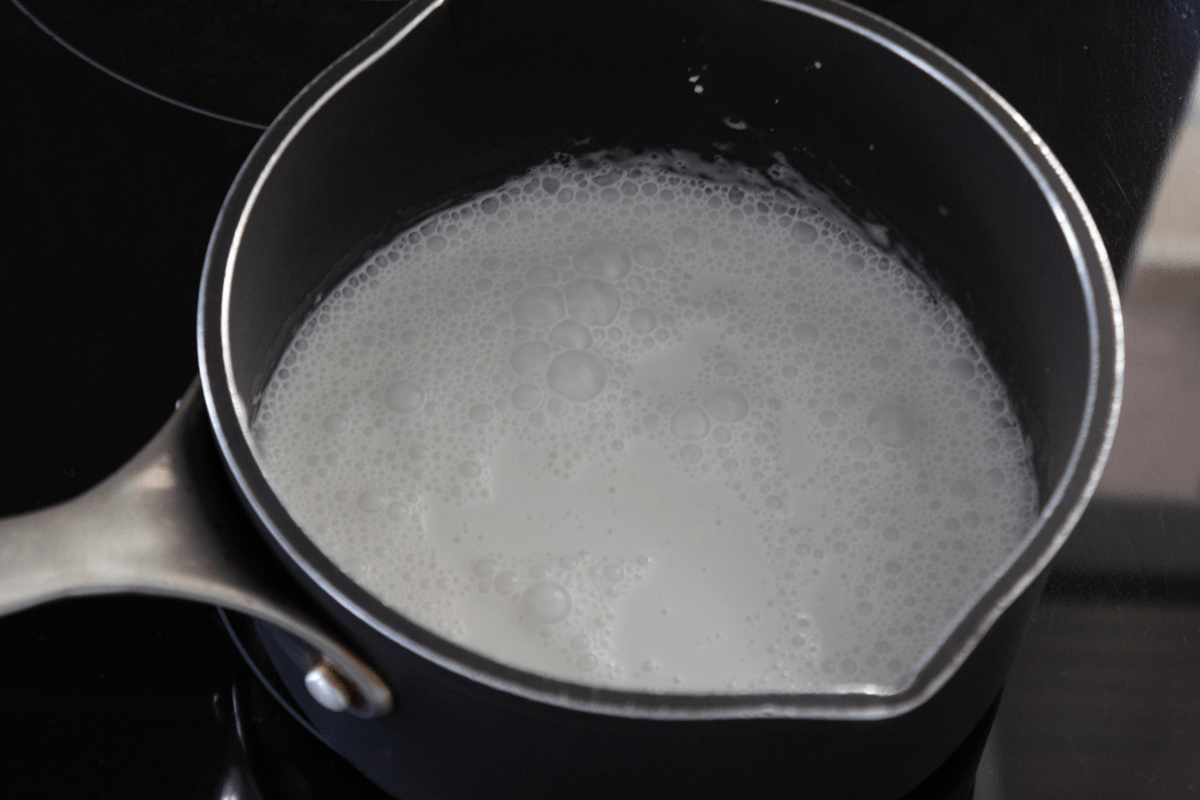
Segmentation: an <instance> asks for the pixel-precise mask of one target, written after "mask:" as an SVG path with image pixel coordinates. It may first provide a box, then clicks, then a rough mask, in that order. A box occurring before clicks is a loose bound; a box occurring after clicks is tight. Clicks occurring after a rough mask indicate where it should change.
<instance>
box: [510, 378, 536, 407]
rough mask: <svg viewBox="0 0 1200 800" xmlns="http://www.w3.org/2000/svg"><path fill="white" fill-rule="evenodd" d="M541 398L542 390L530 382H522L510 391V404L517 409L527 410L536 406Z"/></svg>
mask: <svg viewBox="0 0 1200 800" xmlns="http://www.w3.org/2000/svg"><path fill="white" fill-rule="evenodd" d="M541 400H542V392H541V390H540V389H538V387H536V386H534V385H533V384H531V383H522V384H521V385H520V386H518V387H517V388H515V389H513V392H512V404H513V405H514V406H516V408H517V410H518V411H529V410H530V409H533V408H536V407H537V404H538V403H540V402H541Z"/></svg>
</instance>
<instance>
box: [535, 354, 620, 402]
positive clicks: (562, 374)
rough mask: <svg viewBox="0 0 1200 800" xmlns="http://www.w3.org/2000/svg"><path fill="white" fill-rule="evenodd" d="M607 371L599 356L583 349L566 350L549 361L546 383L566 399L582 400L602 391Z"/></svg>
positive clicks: (606, 380) (589, 398)
mask: <svg viewBox="0 0 1200 800" xmlns="http://www.w3.org/2000/svg"><path fill="white" fill-rule="evenodd" d="M607 382H608V373H607V372H606V371H605V369H604V364H603V363H601V361H600V359H599V358H596V356H594V355H592V354H591V353H588V352H586V351H584V350H568V351H567V352H565V353H560V354H559V355H557V356H555V357H554V360H553V361H551V362H550V369H549V370H548V371H547V373H546V383H548V384H549V385H550V388H551V389H553V390H554V391H556V392H558V393H559V394H561V395H562V396H563V397H565V398H567V399H568V400H575V401H576V402H584V401H586V400H591V399H592V398H594V397H596V396H597V395H599V394H600V392H602V391H604V385H605V384H606V383H607Z"/></svg>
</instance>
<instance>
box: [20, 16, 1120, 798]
mask: <svg viewBox="0 0 1200 800" xmlns="http://www.w3.org/2000/svg"><path fill="white" fill-rule="evenodd" d="M611 148H623V149H624V150H626V151H633V152H638V151H644V150H651V149H657V150H669V149H680V150H687V151H690V152H694V153H700V154H706V153H710V154H716V153H720V154H722V155H723V157H726V158H729V159H732V160H735V161H738V162H741V163H745V164H748V165H750V166H752V167H755V168H758V169H761V170H764V171H765V170H767V169H768V168H769V167H770V166H771V165H772V164H776V163H780V162H781V160H782V161H786V162H787V163H789V164H790V165H791V166H792V167H794V168H795V169H797V170H798V171H799V172H800V173H801V174H803V175H804V176H805V177H806V178H807V179H808V180H809V181H811V183H812V184H813V185H814V186H817V187H819V188H820V189H821V191H823V192H825V193H826V194H827V195H828V196H829V197H830V198H832V200H831V202H832V203H833V204H834V205H836V207H837V209H838V210H839V212H840V213H843V214H844V215H845V216H846V217H847V218H850V219H854V220H857V221H858V223H859V224H861V225H862V227H863V229H864V230H869V231H871V232H872V235H873V236H875V237H876V238H877V239H878V240H879V241H881V242H883V243H884V244H885V245H886V246H887V247H889V248H891V249H892V250H893V251H895V252H896V253H898V254H902V255H903V257H904V258H905V259H906V261H907V263H908V264H909V265H910V266H911V267H912V269H914V270H916V271H918V272H919V273H920V274H921V276H922V279H923V280H927V281H930V282H932V283H936V284H937V285H938V286H940V287H941V289H942V290H943V291H944V292H945V293H946V294H947V295H949V297H950V298H952V299H953V301H954V302H955V303H957V305H958V306H959V308H960V309H961V310H962V311H963V313H964V314H965V316H966V317H967V318H968V319H969V320H970V322H971V325H972V326H973V328H974V331H975V333H976V335H977V337H978V338H979V339H980V341H982V343H983V346H984V348H985V349H986V351H987V355H988V357H989V359H990V360H991V362H992V364H993V365H994V366H995V368H996V370H997V372H998V374H999V375H1000V376H1001V377H1002V378H1003V380H1004V381H1005V383H1006V385H1007V387H1008V390H1009V393H1010V396H1011V397H1012V399H1013V405H1014V407H1015V409H1016V412H1017V415H1018V417H1019V420H1020V423H1021V425H1022V426H1023V429H1024V432H1025V434H1026V435H1027V437H1028V439H1029V441H1030V443H1031V447H1032V452H1033V454H1034V456H1033V461H1034V469H1035V472H1036V476H1037V482H1038V487H1039V503H1040V515H1039V516H1038V517H1037V519H1036V521H1035V523H1034V524H1033V525H1032V526H1031V527H1030V529H1029V530H1028V531H1027V532H1026V533H1025V535H1024V538H1023V539H1022V542H1021V545H1020V547H1019V548H1018V549H1017V550H1016V551H1015V552H1014V553H1013V555H1012V556H1011V557H1010V558H1009V560H1008V562H1007V563H1006V564H1005V565H1004V568H1003V569H1001V570H998V571H997V572H996V573H994V574H992V575H991V576H990V577H989V578H987V579H985V580H981V582H980V585H979V587H978V591H977V594H976V602H975V603H974V604H973V605H972V606H971V607H970V608H967V609H964V610H962V612H961V613H960V614H958V616H956V617H955V618H954V619H952V620H951V622H950V623H949V624H948V626H947V629H946V631H945V633H944V635H943V636H942V637H941V639H940V640H939V643H938V644H937V646H936V647H935V648H933V649H932V650H930V651H929V652H928V653H927V654H926V656H925V657H924V658H923V659H922V661H921V662H920V663H919V664H918V666H917V668H915V669H914V670H913V671H912V672H911V673H910V674H908V675H907V676H906V677H905V679H904V681H903V682H902V683H901V684H900V685H898V686H897V687H894V688H891V689H888V690H863V689H861V688H857V689H856V688H853V687H852V688H848V689H847V690H846V691H837V692H829V693H824V694H753V693H751V694H707V695H693V694H658V693H652V692H633V691H621V690H617V689H611V688H597V687H594V686H588V685H584V684H578V683H571V682H566V681H561V680H556V679H552V678H548V677H544V676H541V675H537V674H532V673H529V672H525V671H522V670H519V669H516V668H513V667H510V666H507V665H504V664H501V663H498V662H495V661H492V660H490V659H488V658H485V657H484V656H481V655H479V654H477V653H475V652H473V651H470V650H468V649H465V648H463V647H461V646H459V645H457V644H454V643H452V642H450V641H448V640H446V639H443V638H441V637H439V636H438V635H436V634H434V633H432V632H431V631H429V630H426V629H425V628H422V627H421V626H419V625H417V624H415V623H413V622H412V621H410V620H408V619H406V618H405V617H403V616H402V615H401V614H399V613H398V612H396V611H394V610H392V609H391V608H389V607H388V606H386V605H384V604H383V603H382V602H381V601H380V600H378V599H377V598H375V597H374V596H372V595H371V594H370V593H368V592H367V591H365V590H364V589H363V588H361V587H360V586H358V585H357V584H356V583H355V582H354V581H353V580H352V579H351V578H350V577H349V576H347V575H346V574H344V573H343V572H342V571H340V570H339V569H338V568H337V567H336V566H335V565H334V564H333V563H332V562H331V561H330V560H329V559H328V558H327V557H326V556H325V555H324V554H323V553H322V552H321V551H320V550H319V549H318V548H317V547H316V546H315V545H314V544H313V542H312V541H310V539H309V538H308V537H307V536H306V535H305V533H304V531H303V530H302V529H301V528H300V527H299V526H298V525H297V524H296V523H295V521H294V520H293V519H292V518H291V517H290V516H289V514H288V511H287V510H286V509H285V508H284V506H283V505H282V504H281V502H280V500H279V498H278V497H277V496H276V495H275V494H274V492H273V491H272V488H271V486H270V485H269V483H268V482H267V480H266V478H265V477H264V475H263V473H262V471H261V470H260V468H259V465H258V462H257V461H256V459H255V455H254V448H253V446H252V435H251V428H250V426H251V422H252V419H253V415H254V413H255V408H256V403H257V401H258V399H259V397H260V395H261V393H262V392H263V390H264V388H265V386H266V385H267V382H268V380H269V379H270V377H271V375H272V373H273V371H274V369H275V366H276V364H277V362H278V360H279V358H280V357H281V354H282V353H283V351H284V348H285V347H286V346H287V344H288V342H289V341H290V339H291V337H292V335H293V333H294V332H295V331H296V330H297V328H298V326H299V325H300V324H301V323H302V322H303V320H304V319H305V316H306V314H308V313H309V312H310V311H312V310H313V308H314V307H315V305H316V303H317V302H318V301H319V299H320V298H321V297H323V296H324V295H325V293H327V292H329V291H330V290H331V288H332V287H334V286H336V284H337V283H338V282H339V281H340V280H341V279H342V278H343V277H344V276H345V275H346V274H347V272H348V271H349V270H351V269H353V268H355V267H357V266H358V265H359V264H361V263H362V261H363V259H364V258H366V256H367V255H369V254H370V253H372V252H373V251H374V250H375V249H376V248H378V247H379V246H381V245H383V244H385V243H387V242H388V241H390V240H391V238H392V237H394V236H395V235H396V234H397V233H399V232H401V231H403V230H405V229H406V228H407V227H409V226H411V225H412V224H413V223H415V222H417V221H419V220H420V219H422V218H423V217H424V216H426V215H427V214H428V213H430V212H431V211H433V210H436V209H439V208H445V207H447V206H449V205H450V204H453V203H455V202H458V201H461V200H464V199H466V198H469V197H471V196H473V195H474V194H476V193H478V192H479V191H482V190H485V189H489V188H492V187H495V186H498V185H500V184H501V183H503V182H504V181H505V180H506V179H508V178H510V177H512V176H514V175H518V174H521V173H522V172H523V171H525V170H526V169H527V168H529V167H530V166H533V165H536V164H538V163H541V162H544V161H545V160H546V159H547V158H549V157H551V156H553V155H555V154H582V153H587V152H595V151H599V150H604V149H611ZM198 341H199V359H200V378H201V383H202V392H201V390H199V389H197V388H193V390H192V391H191V392H190V393H189V394H188V395H187V396H186V397H185V398H183V399H182V400H181V402H180V407H179V410H178V412H177V414H176V415H175V416H174V417H173V418H172V419H171V421H170V422H169V423H168V424H167V426H166V428H164V430H163V431H162V432H161V433H160V434H159V435H158V437H156V439H155V440H154V441H152V442H151V443H150V444H149V445H148V446H147V448H146V449H145V450H144V451H143V452H142V453H140V454H139V455H138V456H137V457H136V458H135V459H134V460H133V461H132V462H131V463H130V464H129V465H127V466H126V467H125V468H123V469H122V470H121V471H120V472H119V473H118V474H117V475H115V476H113V477H112V478H111V479H109V480H108V481H106V482H105V483H103V484H101V485H100V486H98V487H97V488H96V489H94V490H92V491H91V492H89V493H88V494H86V495H84V496H83V497H81V498H79V499H77V500H75V501H72V502H69V503H66V504H64V505H63V506H60V507H57V508H53V509H49V510H46V511H42V512H37V513H34V514H30V515H26V516H23V517H17V518H13V519H9V520H5V521H4V522H3V524H2V525H3V527H2V528H0V610H3V611H6V612H7V611H13V610H16V609H19V608H23V607H26V606H29V605H32V604H34V603H38V602H43V601H46V600H49V599H52V598H55V597H61V596H66V595H72V594H85V593H96V592H113V591H133V592H149V593H156V594H167V595H175V596H182V597H189V598H193V599H196V600H202V601H205V602H211V603H215V604H218V605H221V606H224V607H227V608H232V609H234V610H237V611H241V612H244V613H247V614H249V615H251V616H253V617H256V618H258V619H261V620H265V621H266V622H267V623H269V624H270V630H272V631H278V632H281V633H279V634H278V635H275V634H269V635H266V636H264V637H263V638H264V645H265V646H266V650H267V652H269V653H271V658H272V660H273V662H274V667H275V668H276V669H277V670H278V671H279V673H280V675H281V676H282V679H283V682H284V683H285V684H286V686H287V687H288V688H289V690H290V692H291V695H292V696H291V698H290V702H292V703H294V704H295V706H296V707H298V709H299V710H300V712H301V713H303V714H304V715H305V716H306V717H307V719H308V720H309V721H310V722H311V724H312V725H313V727H314V728H315V730H317V731H318V733H319V734H320V735H321V736H322V737H323V738H324V739H325V740H326V741H327V742H329V743H330V744H331V745H332V746H333V747H334V748H335V749H337V750H338V751H339V752H341V753H342V755H344V756H345V757H346V758H347V759H349V760H350V762H351V763H353V764H354V765H355V766H357V767H358V768H359V769H361V770H362V771H363V772H364V773H365V774H367V775H368V776H369V777H370V778H371V779H372V780H374V781H375V782H376V783H378V784H379V785H380V786H383V787H384V788H386V789H387V790H388V791H390V792H392V793H393V794H394V795H395V796H397V797H441V798H447V797H454V798H458V797H476V796H521V797H531V796H535V797H536V796H574V797H591V796H617V797H633V796H692V797H695V796H729V795H732V794H734V793H737V794H741V795H744V796H755V797H766V796H783V795H786V796H805V797H853V798H876V797H877V798H895V797H900V796H902V795H904V794H905V793H906V792H908V791H910V790H911V789H912V788H913V787H915V786H917V785H918V784H920V783H921V781H922V780H924V779H925V778H926V776H928V775H929V774H930V773H931V772H933V771H934V769H935V768H936V767H937V766H938V765H939V764H941V763H942V762H943V761H944V760H945V759H946V758H947V756H948V755H949V754H951V753H952V752H954V751H955V749H956V748H957V747H958V746H959V745H960V744H961V743H962V742H963V741H964V739H965V738H966V737H967V735H968V733H969V732H970V731H971V730H972V729H973V728H975V727H976V725H977V724H978V723H979V721H980V720H981V719H982V718H984V715H985V712H986V711H987V709H988V708H989V707H990V706H992V704H993V703H994V701H995V699H996V697H997V695H998V693H999V692H1000V690H1001V687H1002V685H1003V680H1004V675H1005V671H1006V670H1007V668H1008V666H1009V664H1010V662H1011V660H1012V658H1013V656H1014V654H1015V651H1016V649H1017V647H1018V645H1019V643H1020V640H1021V636H1022V633H1023V631H1024V628H1025V625H1026V623H1027V621H1028V619H1029V617H1030V614H1031V610H1032V608H1033V606H1034V604H1035V603H1036V600H1037V594H1038V591H1039V588H1040V579H1041V577H1042V576H1043V574H1044V572H1045V569H1046V566H1047V564H1048V563H1049V561H1050V559H1051V558H1052V556H1053V555H1054V554H1055V552H1056V551H1057V550H1058V548H1059V547H1060V546H1061V545H1062V543H1063V541H1064V540H1065V538H1066V537H1067V535H1068V533H1069V532H1070V530H1071V528H1072V526H1073V525H1074V524H1075V522H1076V521H1077V520H1078V518H1079V516H1080V514H1081V513H1082V510H1083V508H1084V505H1085V504H1086V502H1087V500H1088V498H1089V497H1090V496H1091V493H1092V491H1093V489H1094V487H1095V485H1096V482H1097V480H1098V477H1099V474H1100V470H1101V468H1102V466H1103V462H1104V459H1105V457H1106V454H1107V451H1108V448H1109V444H1110V442H1111V438H1112V434H1113V430H1114V426H1115V423H1116V415H1117V409H1118V405H1119V396H1120V387H1121V370H1122V344H1121V321H1120V312H1119V308H1118V302H1117V293H1116V288H1115V284H1114V281H1113V278H1112V275H1111V271H1110V268H1109V264H1108V261H1107V256H1106V254H1105V251H1104V248H1103V245H1102V243H1101V241H1100V237H1099V235H1098V233H1097V231H1096V228H1095V226H1094V224H1093V223H1092V220H1091V218H1090V216H1089V214H1088V212H1087V210H1086V208H1085V206H1084V204H1083V202H1082V200H1081V199H1080V197H1079V195H1078V193H1077V192H1076V190H1075V188H1074V186H1073V185H1072V184H1071V181H1070V180H1069V178H1068V177H1067V175H1066V174H1065V172H1064V171H1063V169H1062V167H1061V166H1060V165H1059V163H1058V162H1057V161H1056V160H1055V158H1054V156H1053V155H1052V154H1051V153H1050V151H1049V149H1048V148H1047V147H1046V146H1045V144H1044V143H1043V142H1042V141H1041V140H1040V139H1039V138H1038V136H1037V134H1036V133H1035V132H1034V131H1033V130H1031V129H1030V127H1029V126H1028V124H1027V123H1026V122H1025V121H1024V120H1023V119H1022V118H1021V117H1020V116H1019V115H1018V114H1017V113H1016V112H1015V111H1014V110H1013V109H1012V108H1011V107H1010V106H1009V105H1008V104H1007V103H1005V101H1004V100H1003V99H1002V98H1000V97H999V96H997V95H996V94H995V92H993V91H992V90H990V89H989V88H988V87H987V86H985V85H984V84H983V83H982V82H980V81H979V80H978V79H977V78H975V77H974V76H973V75H971V74H970V73H969V72H967V71H966V70H965V69H963V68H962V67H961V66H959V65H958V64H956V63H955V62H953V61H952V60H951V59H950V58H948V57H947V56H945V55H944V54H942V53H940V52H939V51H937V50H936V49H935V48H933V47H931V46H930V45H928V44H927V43H925V42H922V41H920V40H919V39H917V38H915V37H913V36H912V35H910V34H908V33H906V32H904V31H902V30H900V29H898V28H897V27H895V26H894V25H892V24H890V23H888V22H886V21H884V20H882V19H880V18H878V17H875V16H873V15H871V14H868V13H865V12H863V11H861V10H858V9H856V8H854V7H852V6H849V5H845V4H842V3H838V2H833V0H810V2H791V1H790V0H776V1H771V0H687V1H686V2H684V1H683V0H604V2H598V1H597V0H572V2H563V0H415V2H412V3H410V4H409V5H408V6H406V7H405V8H404V9H403V10H401V11H400V12H399V13H398V14H396V16H394V17H393V18H392V19H391V20H389V21H388V22H387V23H385V24H384V25H383V26H382V27H381V28H379V29H378V30H377V31H375V32H374V33H373V34H372V35H371V36H370V37H368V38H367V39H366V40H365V41H363V42H362V43H361V44H360V45H358V46H357V47H356V48H354V49H353V50H352V51H350V52H349V53H347V54H346V55H345V56H344V57H342V58H341V59H340V60H338V61H337V62H336V63H335V64H333V65H332V66H331V67H330V68H329V69H327V70H326V71H325V72H324V73H323V74H322V75H320V76H319V77H318V78H317V79H316V80H314V81H313V83H312V84H310V85H309V86H308V87H307V88H306V89H305V90H304V91H303V92H302V93H301V94H300V95H299V96H298V97H297V98H296V99H295V100H294V101H293V102H292V103H291V104H290V105H289V106H288V107H287V109H286V110H285V111H284V112H283V113H282V114H281V115H280V116H279V118H278V119H277V120H276V121H275V122H274V124H273V125H272V126H271V127H270V128H269V129H268V130H267V132H266V133H265V134H264V136H263V137H262V139H261V141H260V142H259V143H258V145H257V147H256V148H255V150H254V152H253V153H252V154H251V156H250V157H249V159H248V160H247V161H246V163H245V165H244V166H243V168H242V170H241V172H240V174H239V175H238V177H237V179H236V181H235V183H234V185H233V187H232V188H231V189H230V192H229V195H228V197H227V199H226V201H225V204H224V206H223V208H222V211H221V214H220V217H219V219H218V220H217V222H216V226H215V230H214V232H213V235H212V239H211V243H210V246H209V251H208V254H207V260H206V264H205V271H204V277H203V283H202V286H201V291H200V304H199V312H198ZM201 394H202V396H203V402H201V399H200V397H201ZM205 410H207V414H205V413H204V412H205ZM210 426H211V428H210ZM223 473H225V474H223ZM231 487H232V488H231ZM246 512H248V513H246ZM263 629H264V630H266V628H265V627H264V628H263Z"/></svg>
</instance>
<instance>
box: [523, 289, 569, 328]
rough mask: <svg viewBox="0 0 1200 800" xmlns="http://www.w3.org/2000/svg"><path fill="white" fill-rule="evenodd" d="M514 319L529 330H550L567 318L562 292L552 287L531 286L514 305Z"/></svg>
mask: <svg viewBox="0 0 1200 800" xmlns="http://www.w3.org/2000/svg"><path fill="white" fill-rule="evenodd" d="M512 315H513V319H514V320H515V321H516V323H517V324H518V325H524V326H525V327H527V328H548V327H550V326H551V325H553V324H554V323H556V322H558V321H559V320H560V319H562V318H563V317H564V316H566V304H565V303H564V301H563V296H562V292H560V291H559V290H558V289H555V288H553V287H550V286H531V287H529V288H528V289H526V290H525V291H523V292H521V293H520V294H519V295H517V297H516V299H515V300H513V304H512Z"/></svg>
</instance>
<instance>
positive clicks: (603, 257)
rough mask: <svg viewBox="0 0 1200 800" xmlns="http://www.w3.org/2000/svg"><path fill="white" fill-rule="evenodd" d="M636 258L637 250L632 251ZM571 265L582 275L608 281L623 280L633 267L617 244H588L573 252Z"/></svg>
mask: <svg viewBox="0 0 1200 800" xmlns="http://www.w3.org/2000/svg"><path fill="white" fill-rule="evenodd" d="M634 254H635V256H636V254H637V249H636V248H635V249H634ZM571 263H572V265H573V266H574V267H575V269H576V270H578V271H579V273H580V274H582V275H591V276H593V277H596V278H603V279H604V280H608V281H615V280H620V279H621V278H624V277H625V276H626V275H628V274H629V270H630V269H631V268H632V267H633V262H632V261H631V260H630V258H629V253H627V252H626V251H625V248H624V247H622V246H621V245H620V244H618V243H617V242H611V241H600V242H588V243H587V244H584V245H581V246H580V247H579V249H578V250H576V251H575V255H574V257H573V258H572V259H571Z"/></svg>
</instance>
